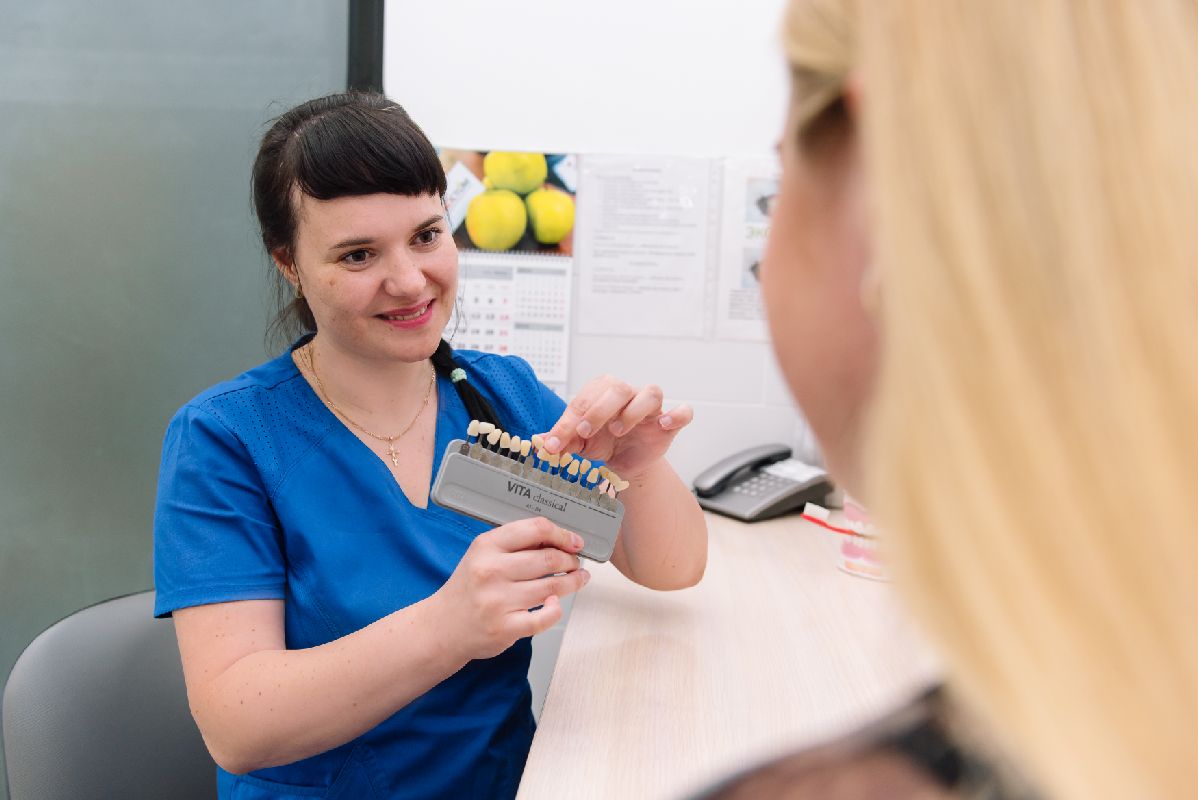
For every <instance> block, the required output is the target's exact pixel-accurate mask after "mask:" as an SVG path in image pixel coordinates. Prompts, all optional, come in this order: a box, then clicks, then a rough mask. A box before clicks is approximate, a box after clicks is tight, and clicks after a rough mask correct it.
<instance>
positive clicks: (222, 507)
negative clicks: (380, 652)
mask: <svg viewBox="0 0 1198 800" xmlns="http://www.w3.org/2000/svg"><path fill="white" fill-rule="evenodd" d="M303 342H304V340H301V341H300V342H297V343H296V345H295V346H299V345H300V344H302V343H303ZM455 357H456V359H457V361H458V362H459V364H460V365H461V366H462V367H463V368H464V369H465V370H466V371H467V373H468V374H469V380H470V381H471V382H473V383H474V385H475V386H476V387H477V388H478V389H480V390H481V391H482V393H483V394H484V395H485V396H486V397H487V399H488V400H489V401H490V402H491V405H492V407H494V408H495V411H496V413H497V414H498V415H499V418H500V420H501V422H502V424H503V427H504V428H505V429H506V430H509V431H512V432H514V433H517V434H519V435H521V436H525V435H531V434H532V433H534V432H539V431H546V430H548V429H549V428H550V427H551V426H552V425H553V423H554V422H556V421H557V419H558V417H560V415H561V412H562V410H563V409H564V408H565V404H564V403H563V402H562V400H561V399H560V398H559V397H558V396H557V395H555V394H554V393H553V392H552V391H551V390H550V389H549V388H548V387H546V386H544V385H543V384H542V383H540V381H538V380H537V378H536V376H535V375H534V374H533V371H532V369H531V368H530V367H529V365H528V364H527V363H526V362H525V361H523V360H521V359H519V358H516V357H514V356H497V355H493V354H485V353H478V352H473V351H464V350H459V351H456V353H455ZM469 422H470V418H469V415H468V414H467V412H466V409H465V407H464V406H463V405H462V402H461V400H460V399H459V397H458V393H457V391H456V390H455V389H454V388H453V385H452V384H451V383H450V382H449V381H448V380H447V379H445V378H443V377H441V376H438V377H437V423H436V451H435V456H434V464H433V480H434V481H435V480H436V476H437V471H438V470H439V468H440V458H441V454H442V453H443V452H444V450H445V447H446V445H447V444H448V443H449V441H450V440H451V439H454V438H461V437H463V436H464V434H465V431H466V426H467V425H468V423H469ZM490 527H492V526H490V525H487V524H486V523H482V522H478V521H476V520H473V519H470V518H469V517H465V516H463V515H461V514H458V513H456V512H453V511H449V510H448V509H444V508H441V507H440V506H437V505H435V504H433V503H431V502H430V503H429V505H428V508H417V507H415V506H413V505H412V504H411V502H409V500H408V499H407V496H406V495H405V494H404V493H403V490H402V489H401V488H400V486H399V484H398V483H396V481H395V478H394V477H393V476H392V475H391V472H390V470H388V468H387V465H386V464H384V463H383V461H382V460H381V459H380V458H379V457H378V456H377V455H375V454H374V452H373V451H371V450H370V448H368V447H367V446H366V445H365V444H363V443H362V442H361V441H360V440H359V439H358V438H357V437H356V436H355V435H354V434H353V432H352V431H350V430H349V429H348V428H347V427H346V426H345V425H344V424H342V422H341V421H340V420H339V419H338V418H337V417H336V416H334V415H333V413H332V412H330V411H329V409H328V408H327V407H326V406H325V405H324V403H322V402H321V400H320V399H319V398H318V397H317V396H316V394H315V393H314V392H313V391H312V389H311V387H310V386H309V385H308V382H307V381H306V380H305V379H304V378H303V376H302V375H301V374H300V373H299V370H298V369H296V367H295V364H294V363H293V362H292V360H291V353H290V352H287V353H284V354H283V355H280V356H279V357H278V358H275V359H274V360H272V361H269V362H267V363H265V364H263V365H261V366H259V367H256V368H254V369H252V370H250V371H249V372H246V373H244V374H243V375H240V376H238V377H236V378H234V379H233V380H231V381H227V382H225V383H221V384H219V385H217V386H214V387H213V388H211V389H209V390H208V391H206V392H204V393H202V394H200V395H199V396H198V397H196V398H195V399H194V400H192V401H191V402H190V403H188V404H187V405H185V406H184V407H183V408H182V409H181V410H180V411H179V413H178V414H176V415H175V417H174V419H173V420H171V423H170V426H169V428H168V429H167V433H166V441H165V444H164V446H163V455H162V469H161V472H160V474H159V480H158V503H157V508H156V511H155V517H154V579H155V584H156V588H157V600H156V606H155V609H154V613H155V614H156V615H157V616H160V617H162V616H169V615H170V613H171V612H172V611H173V610H175V609H178V608H184V607H187V606H194V605H202V604H206V603H220V602H225V601H230V600H252V599H277V600H283V601H284V604H285V611H286V615H285V618H286V637H287V639H286V641H287V647H288V648H289V649H300V648H306V647H314V646H316V645H320V644H324V643H326V642H329V641H332V640H334V639H338V638H340V637H342V636H345V635H347V634H349V633H353V632H354V631H356V630H359V629H361V628H363V627H365V626H366V625H369V624H370V623H372V622H374V621H376V620H378V619H380V618H382V617H384V616H386V615H388V614H390V613H391V612H393V611H396V610H398V609H401V608H404V607H406V606H409V605H411V604H413V603H416V602H418V601H420V600H423V599H424V598H426V597H428V596H430V595H431V594H433V593H434V592H435V591H437V589H439V588H440V587H441V586H442V585H443V584H444V583H445V581H446V580H447V579H448V578H449V576H450V575H451V574H452V573H453V570H454V568H455V567H456V566H457V564H458V562H459V561H460V560H461V558H462V556H463V555H464V554H465V552H466V548H467V547H468V546H469V545H470V542H471V541H472V540H473V539H474V537H475V536H477V535H478V534H479V533H481V532H483V531H484V530H487V529H489V528H490ZM531 652H532V648H531V644H530V640H529V639H522V640H520V641H518V642H516V644H514V645H513V646H512V647H510V648H509V649H508V650H506V651H505V652H503V653H501V654H500V655H498V656H496V657H495V658H490V659H486V660H478V661H472V662H470V663H469V664H467V665H466V666H465V667H464V668H463V669H462V670H460V671H459V672H457V673H456V674H454V675H452V676H451V677H449V678H447V679H446V680H445V681H443V682H442V683H440V684H439V685H437V686H436V687H434V688H433V689H431V690H429V691H428V692H427V693H425V694H424V695H422V696H421V697H419V698H418V699H416V700H415V701H413V702H412V703H410V704H409V705H407V706H406V707H404V708H402V709H400V710H399V711H398V712H397V713H396V714H395V715H394V716H392V717H391V718H390V719H388V720H386V721H385V722H383V723H381V724H380V725H378V726H377V727H376V728H374V729H373V730H370V731H368V732H366V733H365V734H363V735H362V736H360V737H359V738H357V739H355V740H353V741H351V742H348V743H346V744H344V745H342V746H340V747H337V748H334V749H333V750H330V751H328V752H326V753H321V754H320V755H316V756H313V757H311V758H308V759H304V760H303V761H298V762H296V763H294V764H288V765H286V766H281V767H273V768H270V769H263V770H258V771H256V772H252V773H250V774H248V775H244V776H235V775H231V774H229V773H227V772H225V771H224V770H218V775H217V784H218V787H219V797H220V798H222V800H249V799H250V798H253V799H254V800H258V799H262V800H265V798H284V797H286V798H293V797H305V798H307V797H327V798H355V800H360V799H361V798H434V797H436V798H442V797H455V798H456V797H496V798H506V797H514V796H515V794H516V789H517V786H518V785H519V781H520V775H521V772H522V771H523V768H524V761H525V758H526V757H527V755H528V749H529V746H530V744H531V742H532V734H533V728H534V723H533V717H532V711H531V693H530V690H529V686H528V677H527V675H528V662H529V657H530V655H531Z"/></svg>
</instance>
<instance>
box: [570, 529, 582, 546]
mask: <svg viewBox="0 0 1198 800" xmlns="http://www.w3.org/2000/svg"><path fill="white" fill-rule="evenodd" d="M571 541H572V542H574V546H575V547H578V548H581V547H582V537H581V536H579V535H578V534H577V533H576V534H574V538H573V539H571Z"/></svg>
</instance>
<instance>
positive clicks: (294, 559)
mask: <svg viewBox="0 0 1198 800" xmlns="http://www.w3.org/2000/svg"><path fill="white" fill-rule="evenodd" d="M253 185H254V202H255V208H256V211H257V215H258V219H259V223H260V226H261V229H262V237H263V242H264V244H265V246H266V249H267V251H268V252H269V254H270V256H271V258H272V260H273V262H274V264H275V266H276V267H277V273H278V277H279V279H280V280H281V281H286V284H284V288H285V289H287V290H288V292H289V293H292V294H293V296H294V299H292V300H291V301H290V302H289V303H288V305H287V308H286V309H285V312H284V316H283V317H282V319H283V320H284V321H285V322H286V321H290V322H291V323H292V324H293V327H294V329H295V332H296V333H297V334H299V335H298V338H296V339H295V341H294V344H293V345H292V346H291V348H290V349H289V350H288V351H287V352H284V353H283V354H282V355H280V356H278V357H277V358H275V359H273V360H271V361H268V362H266V363H265V364H262V365H261V366H258V367H256V368H254V369H251V370H250V371H248V372H246V373H244V374H242V375H240V376H238V377H236V378H234V379H232V380H230V381H226V382H224V383H221V384H218V385H216V386H214V387H212V388H211V389H209V390H207V391H205V392H203V393H201V394H200V395H199V396H197V397H196V398H194V399H193V400H192V401H191V402H189V403H188V404H187V405H186V406H184V407H183V408H182V409H181V410H180V411H179V413H178V414H177V415H176V416H175V418H174V419H173V420H172V421H171V424H170V427H169V429H168V431H167V435H166V441H165V445H164V448H163V459H162V469H161V474H160V477H159V490H158V504H157V509H156V514H155V580H156V585H157V607H156V609H155V611H156V613H157V614H158V615H159V616H167V615H173V616H174V619H175V628H176V631H177V634H178V638H179V648H180V652H181V655H182V659H183V668H184V673H185V676H186V680H187V690H188V696H189V700H190V704H191V708H192V713H193V714H194V716H195V719H196V722H197V724H198V725H199V728H200V731H201V733H202V734H203V736H204V740H205V742H206V743H207V745H208V748H209V750H210V751H211V753H212V755H213V758H214V759H215V760H216V762H217V764H218V765H219V767H220V770H219V775H218V785H219V787H220V796H221V797H222V798H284V797H286V798H293V797H327V798H355V799H358V798H434V797H500V798H502V797H512V796H514V795H515V792H516V788H517V786H518V784H519V779H520V774H521V771H522V769H523V765H524V761H525V758H526V756H527V753H528V748H529V745H530V743H531V738H532V733H533V718H532V713H531V707H530V691H529V686H528V681H527V677H526V675H527V670H528V663H529V656H530V653H531V645H530V641H529V638H528V637H530V636H532V635H533V634H536V633H538V632H540V631H543V630H545V629H546V628H548V627H550V626H551V625H553V624H554V623H555V622H556V621H557V620H558V619H559V618H560V616H561V605H560V600H559V598H560V597H562V596H564V595H566V594H569V593H571V592H574V591H577V590H578V589H580V588H581V587H582V586H584V585H585V584H586V582H587V579H588V574H587V572H586V570H585V569H583V568H582V567H581V566H580V563H579V559H578V556H577V555H576V554H577V553H578V551H579V549H580V547H581V541H580V540H579V539H578V537H577V536H576V535H575V534H573V533H571V532H569V531H566V530H563V529H561V528H558V527H556V526H555V525H553V524H551V523H549V522H548V521H547V520H544V519H529V520H523V521H520V522H516V523H511V524H508V525H503V526H500V527H497V528H491V527H490V526H488V525H486V524H483V523H479V522H477V521H475V520H472V519H470V518H467V517H465V516H462V515H460V514H457V513H455V512H452V511H449V510H447V509H444V508H441V507H438V506H436V505H434V504H430V503H429V487H430V485H431V482H432V480H433V478H434V477H435V470H436V466H437V461H438V456H439V454H440V453H442V452H443V451H444V449H445V446H446V444H447V443H448V442H449V441H450V440H451V439H453V438H455V437H460V436H461V435H462V434H463V432H464V431H465V430H466V427H467V424H468V423H469V421H470V420H471V419H475V418H479V419H489V420H491V421H493V422H495V423H496V424H498V425H499V426H500V427H501V428H503V429H504V430H508V431H511V432H513V433H516V434H519V435H521V436H525V435H531V434H532V433H534V432H545V436H546V446H547V449H549V450H550V451H551V452H566V451H570V452H579V453H583V454H585V455H586V456H587V457H589V458H592V459H601V460H603V461H605V462H606V463H607V464H608V465H609V466H610V467H611V468H612V469H613V470H614V471H616V472H617V473H619V474H620V475H621V476H623V477H624V478H625V479H626V480H629V481H630V482H631V487H630V488H629V489H628V490H627V491H625V492H624V493H623V494H622V495H621V500H622V501H623V502H624V504H625V509H626V516H625V518H624V524H623V527H622V532H621V536H620V539H619V542H618V544H617V545H616V549H615V552H614V554H613V556H612V562H613V563H614V564H615V566H616V567H617V568H618V569H619V570H620V571H621V572H623V573H624V574H625V575H626V576H628V577H629V578H630V579H632V580H634V581H636V582H637V583H640V584H643V585H645V586H649V587H653V588H657V589H675V588H682V587H686V586H690V585H693V584H694V583H696V582H697V581H698V580H699V578H700V577H701V576H702V573H703V569H704V566H705V563H706V535H707V534H706V527H705V525H704V521H703V517H702V514H701V512H700V510H699V508H698V506H697V505H696V504H695V501H694V499H693V496H692V495H691V494H690V492H689V491H688V489H687V487H686V486H685V485H684V484H683V483H682V481H681V480H679V478H678V476H677V475H676V474H675V473H674V472H673V470H672V469H671V468H670V467H669V465H668V464H667V463H666V461H665V459H664V457H663V456H664V455H665V453H666V450H667V449H668V447H669V445H670V443H671V442H672V440H673V438H674V436H675V435H677V433H678V431H679V430H681V429H682V428H683V427H685V426H686V425H687V424H688V423H689V422H690V420H691V417H692V412H691V410H690V409H689V408H687V407H685V406H680V407H677V408H674V409H670V410H668V411H666V410H664V409H663V407H662V394H661V391H660V389H658V388H657V387H656V386H644V387H634V386H629V385H628V384H626V383H624V382H622V381H619V380H617V379H614V378H611V377H604V378H600V379H597V380H595V381H592V382H591V383H589V384H587V385H586V386H585V387H584V388H583V390H582V391H581V392H579V394H578V396H577V397H576V398H575V399H574V401H573V402H571V404H570V405H569V406H567V405H566V404H565V403H563V402H562V400H560V399H559V398H558V397H557V396H556V395H554V394H553V392H551V391H550V390H549V389H548V388H546V387H545V386H544V385H543V384H541V383H540V382H539V381H538V380H537V378H536V376H535V375H534V374H533V372H532V370H531V368H530V367H529V366H528V364H527V363H525V362H524V361H522V360H521V359H519V358H516V357H512V356H506V357H505V356H497V355H492V354H483V353H478V352H466V351H457V352H454V351H452V350H451V349H450V347H449V346H448V345H447V344H446V343H445V341H444V340H443V339H442V333H443V330H444V328H445V325H446V323H447V321H448V319H449V316H450V310H451V307H452V305H453V301H454V298H455V296H456V290H457V276H458V260H457V251H456V249H455V246H454V243H453V238H452V231H450V230H449V228H448V224H447V221H446V218H445V208H444V204H443V195H444V192H445V188H446V184H445V175H444V172H443V170H442V167H441V165H440V162H439V161H438V159H437V155H436V152H435V151H434V149H433V148H432V146H431V145H430V144H429V142H428V140H427V138H426V137H425V136H424V134H423V133H422V132H421V131H420V129H419V128H418V127H417V126H416V125H415V124H414V123H413V122H412V121H411V119H410V118H409V117H408V116H407V114H406V113H405V112H404V111H403V109H402V108H400V107H399V106H398V105H396V104H394V103H392V102H390V101H388V100H387V99H386V98H383V97H381V96H379V95H368V94H357V93H354V94H346V95H335V96H331V97H326V98H322V99H319V100H314V101H311V102H309V103H305V104H303V105H301V106H299V107H297V108H295V109H293V110H291V111H289V112H288V113H286V114H284V115H282V116H281V117H279V118H278V120H276V121H275V123H274V125H273V127H272V128H271V129H270V130H269V131H268V132H267V134H266V136H265V137H264V139H263V141H262V146H261V149H260V151H259V153H258V157H257V160H256V162H255V165H254V175H253ZM547 575H549V576H553V577H544V576H547ZM529 609H535V610H532V611H530V610H529ZM580 722H585V721H580Z"/></svg>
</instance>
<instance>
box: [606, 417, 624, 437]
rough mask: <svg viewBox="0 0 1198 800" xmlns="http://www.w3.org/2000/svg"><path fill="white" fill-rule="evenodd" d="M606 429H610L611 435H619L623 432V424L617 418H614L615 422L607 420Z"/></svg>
mask: <svg viewBox="0 0 1198 800" xmlns="http://www.w3.org/2000/svg"><path fill="white" fill-rule="evenodd" d="M607 429H608V430H609V431H611V433H612V436H619V435H620V434H621V433H623V432H624V425H623V423H621V422H620V421H619V420H616V421H615V422H609V423H608V425H607Z"/></svg>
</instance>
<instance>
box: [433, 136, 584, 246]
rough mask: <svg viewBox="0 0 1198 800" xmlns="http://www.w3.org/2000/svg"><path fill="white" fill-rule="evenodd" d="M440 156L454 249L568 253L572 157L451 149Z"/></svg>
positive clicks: (573, 175) (574, 176)
mask: <svg viewBox="0 0 1198 800" xmlns="http://www.w3.org/2000/svg"><path fill="white" fill-rule="evenodd" d="M440 155H441V162H442V164H443V165H444V166H445V175H446V178H447V183H448V188H447V190H446V192H445V205H446V207H447V209H448V211H449V223H450V225H451V226H452V227H453V231H454V241H455V242H457V245H458V247H459V248H461V249H465V250H484V251H490V252H515V251H518V252H527V253H537V254H541V255H563V256H568V255H572V254H573V244H574V204H575V195H576V190H577V185H578V166H577V163H578V159H577V157H576V156H573V155H563V154H559V153H518V152H511V151H500V150H492V151H490V152H478V151H475V150H450V149H442V150H441V151H440Z"/></svg>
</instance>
